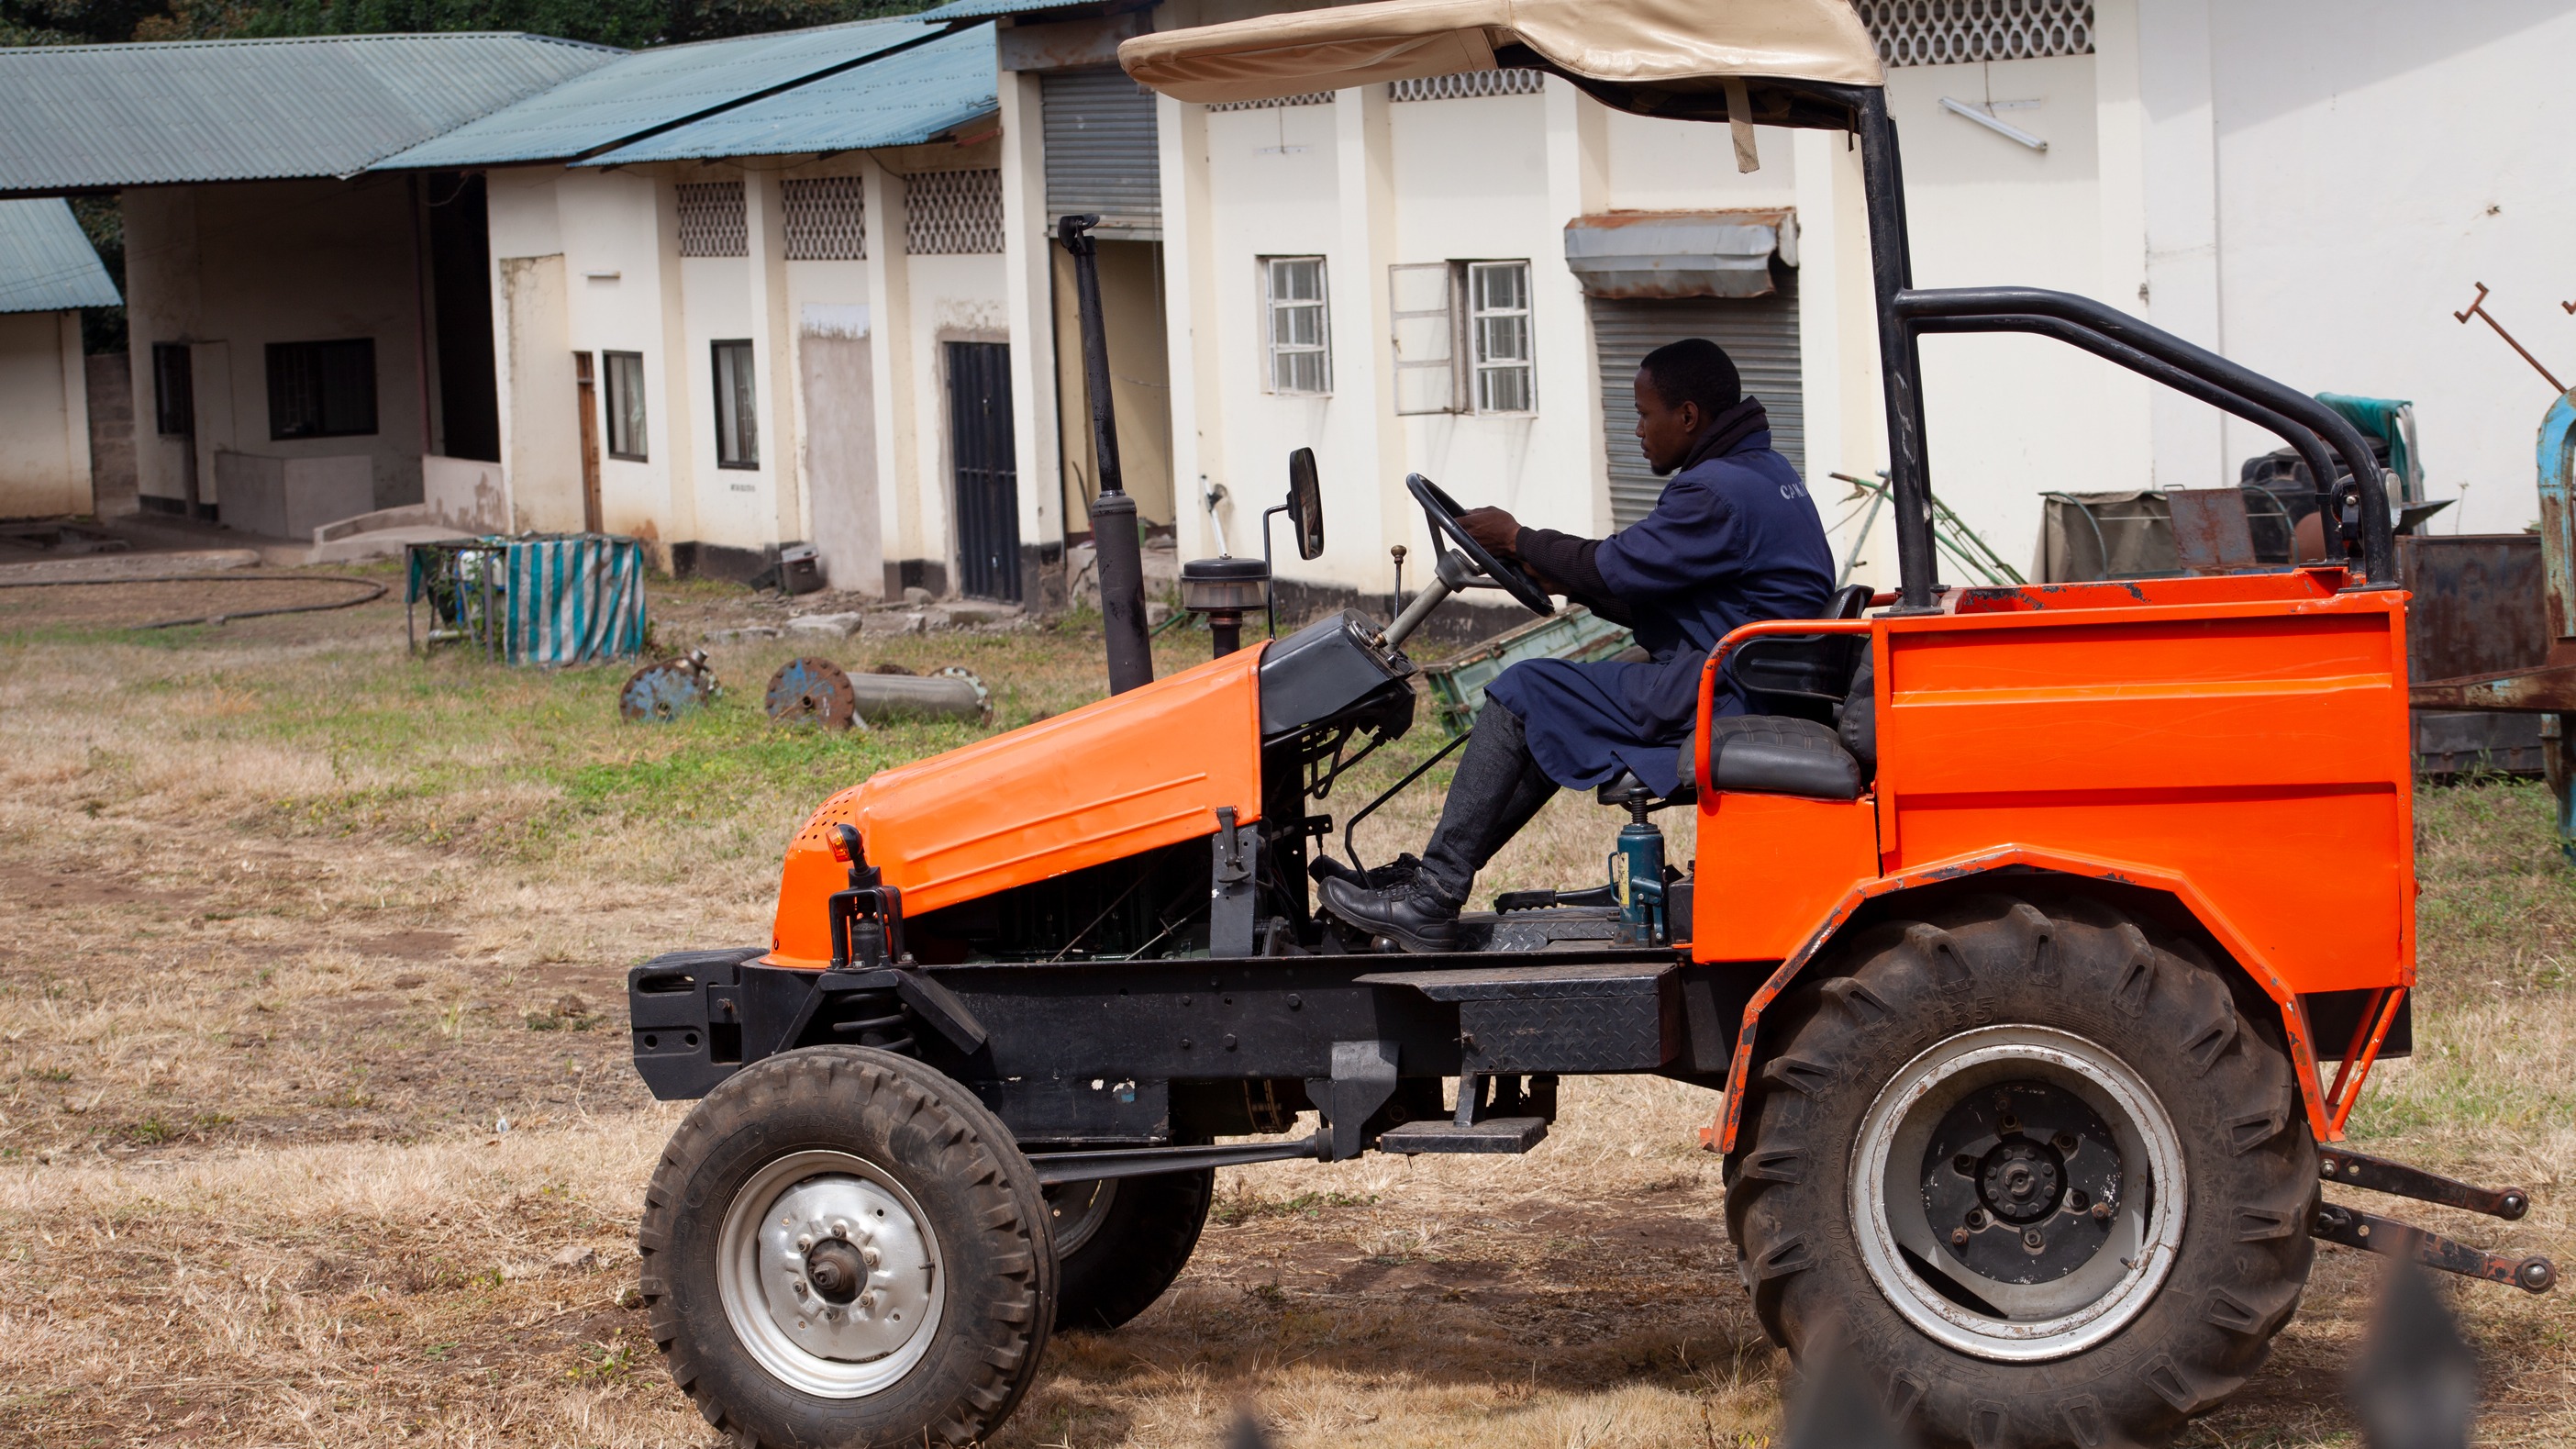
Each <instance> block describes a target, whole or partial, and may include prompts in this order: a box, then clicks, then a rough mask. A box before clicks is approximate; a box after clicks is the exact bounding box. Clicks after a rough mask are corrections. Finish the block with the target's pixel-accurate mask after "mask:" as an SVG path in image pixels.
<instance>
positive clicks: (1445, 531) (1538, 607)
mask: <svg viewBox="0 0 2576 1449" xmlns="http://www.w3.org/2000/svg"><path fill="white" fill-rule="evenodd" d="M1404 486H1405V488H1406V489H1407V490H1409V491H1410V492H1411V493H1412V494H1413V501H1414V502H1416V503H1419V504H1421V505H1422V516H1423V517H1424V518H1425V519H1427V520H1429V521H1430V524H1431V541H1432V542H1433V543H1435V544H1437V543H1440V542H1441V541H1442V540H1444V539H1445V540H1447V541H1448V542H1450V543H1454V544H1456V545H1457V546H1458V552H1460V553H1463V554H1465V555H1466V556H1467V562H1469V563H1471V564H1473V565H1475V566H1476V571H1477V572H1478V573H1481V574H1483V575H1484V576H1485V577H1486V578H1488V579H1491V580H1492V581H1493V583H1494V586H1495V587H1496V588H1499V589H1501V590H1502V591H1503V592H1504V593H1507V594H1509V595H1511V596H1512V597H1513V598H1515V599H1518V600H1519V601H1520V602H1522V603H1523V604H1526V605H1528V606H1529V609H1530V612H1532V613H1535V614H1541V615H1546V614H1553V613H1555V612H1556V602H1555V601H1554V600H1552V599H1550V598H1549V597H1548V596H1547V586H1546V585H1544V584H1542V583H1540V582H1539V581H1538V577H1537V576H1536V575H1534V574H1532V573H1531V572H1530V571H1529V570H1528V569H1525V568H1523V567H1521V566H1520V565H1519V564H1518V563H1505V562H1504V561H1502V560H1501V559H1499V558H1496V557H1495V556H1494V553H1493V550H1491V549H1489V548H1487V547H1485V546H1484V545H1483V544H1481V543H1478V542H1476V540H1475V538H1474V536H1473V535H1471V534H1469V533H1468V532H1467V529H1466V526H1465V525H1464V524H1461V523H1460V522H1459V521H1458V515H1459V514H1461V513H1464V512H1466V511H1467V510H1465V509H1463V508H1460V507H1459V506H1458V500H1457V499H1455V498H1452V497H1450V496H1449V495H1448V494H1446V493H1443V492H1441V491H1440V485H1439V484H1437V483H1434V482H1432V481H1431V480H1430V479H1428V478H1425V477H1423V476H1422V475H1421V474H1419V473H1407V474H1406V475H1404Z"/></svg>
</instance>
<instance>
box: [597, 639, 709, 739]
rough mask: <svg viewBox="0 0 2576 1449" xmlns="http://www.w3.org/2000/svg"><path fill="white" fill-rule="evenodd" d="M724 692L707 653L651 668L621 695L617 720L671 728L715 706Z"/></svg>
mask: <svg viewBox="0 0 2576 1449" xmlns="http://www.w3.org/2000/svg"><path fill="white" fill-rule="evenodd" d="M722 692H723V691H722V689H721V688H720V687H719V686H718V685H717V683H716V674H715V671H714V670H713V669H710V668H708V667H707V651H705V650H704V649H692V650H690V651H689V652H688V653H687V654H684V655H682V656H681V657H679V658H677V659H665V660H663V661H662V662H661V663H659V664H647V665H645V666H644V667H643V668H641V669H638V670H636V671H635V672H634V673H633V674H630V675H628V676H627V677H626V684H625V686H624V687H623V688H621V689H619V690H618V691H617V716H618V718H620V719H622V720H625V721H626V722H627V723H629V724H668V723H670V722H671V721H672V720H675V719H678V718H679V717H680V716H682V715H685V714H692V713H695V712H696V711H698V710H701V709H704V708H706V707H707V706H708V705H710V704H713V703H714V702H715V700H716V697H717V696H718V695H719V694H721V693H722Z"/></svg>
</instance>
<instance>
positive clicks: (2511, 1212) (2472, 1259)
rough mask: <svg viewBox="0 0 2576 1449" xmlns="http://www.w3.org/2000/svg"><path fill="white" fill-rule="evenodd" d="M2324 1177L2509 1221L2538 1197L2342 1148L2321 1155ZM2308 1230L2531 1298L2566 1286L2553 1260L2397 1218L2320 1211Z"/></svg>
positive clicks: (2330, 1206) (2335, 1207) (2338, 1208)
mask: <svg viewBox="0 0 2576 1449" xmlns="http://www.w3.org/2000/svg"><path fill="white" fill-rule="evenodd" d="M2317 1176H2318V1177H2320V1178H2323V1179H2324V1180H2325V1181H2327V1182H2339V1183H2342V1184H2344V1185H2345V1186H2347V1187H2361V1188H2368V1189H2370V1190H2371V1191H2373V1192H2384V1193H2389V1194H2392V1195H2394V1196H2397V1197H2411V1198H2414V1199H2416V1200H2417V1201H2419V1202H2431V1203H2440V1204H2442V1205H2443V1206H2445V1207H2455V1208H2463V1209H2466V1210H2467V1211H2469V1212H2473V1213H2485V1214H2486V1215H2487V1216H2489V1217H2495V1218H2502V1219H2504V1220H2505V1221H2507V1222H2512V1221H2514V1220H2515V1219H2518V1218H2520V1217H2521V1216H2522V1215H2523V1214H2524V1213H2526V1212H2529V1211H2530V1210H2531V1194H2530V1193H2528V1192H2525V1191H2524V1190H2523V1189H2521V1188H2518V1187H2503V1188H2483V1187H2478V1186H2475V1185H2473V1184H2470V1183H2465V1182H2461V1181H2459V1180H2458V1179H2456V1178H2449V1177H2444V1176H2442V1175H2441V1174H2439V1173H2433V1172H2426V1171H2425V1170H2424V1169H2422V1168H2420V1167H2409V1166H2407V1165H2406V1164H2404V1163H2402V1162H2390V1161H2388V1160H2386V1159H2384V1158H2378V1157H2369V1156H2365V1155H2363V1154H2361V1153H2358V1152H2346V1151H2343V1150H2342V1149H2340V1148H2329V1149H2327V1150H2326V1151H2324V1152H2321V1153H2319V1154H2317ZM2308 1231H2309V1233H2310V1234H2311V1235H2312V1236H2315V1237H2319V1238H2323V1239H2325V1240H2326V1241H2327V1242H2329V1243H2341V1244H2343V1245H2344V1246H2345V1247H2347V1248H2361V1249H2364V1250H2366V1251H2368V1252H2373V1253H2380V1254H2384V1255H2386V1256H2388V1257H2391V1258H2410V1259H2413V1260H2414V1261H2415V1262H2417V1263H2420V1264H2422V1265H2424V1266H2425V1267H2427V1268H2438V1269H2440V1270H2441V1271H2443V1272H2445V1273H2457V1274H2459V1275H2461V1276H2462V1277H2465V1278H2480V1279H2484V1280H2485V1281H2487V1282H2489V1283H2507V1284H2511V1285H2512V1286H2514V1287H2516V1288H2520V1289H2522V1290H2523V1291H2525V1292H2527V1293H2546V1292H2548V1291H2549V1290H2550V1289H2551V1288H2554V1287H2556V1286H2557V1284H2558V1268H2557V1265H2556V1264H2553V1263H2551V1262H2550V1261H2549V1260H2548V1259H2547V1258H2544V1257H2538V1256H2534V1257H2529V1258H2524V1259H2522V1260H2520V1261H2518V1262H2517V1261H2515V1260H2514V1259H2511V1258H2505V1257H2500V1256H2498V1255H2496V1254H2494V1253H2490V1252H2487V1251H2486V1250H2484V1249H2482V1248H2474V1247H2471V1246H2470V1245H2468V1244H2467V1243H2463V1242H2459V1241H2457V1240H2455V1239H2452V1238H2446V1237H2444V1236H2442V1235H2441V1234H2440V1233H2434V1232H2427V1231H2425V1230H2424V1229H2422V1228H2419V1227H2415V1226H2413V1225H2412V1224H2408V1223H2401V1222H2399V1221H2397V1220H2396V1219H2394V1218H2383V1217H2381V1216H2379V1215H2378V1214H2376V1213H2366V1212H2362V1211H2360V1210H2359V1209H2357V1208H2348V1207H2344V1206H2342V1205H2340V1204H2337V1203H2325V1204H2322V1205H2320V1206H2319V1207H2318V1209H2317V1217H2316V1221H2315V1222H2314V1223H2312V1224H2310V1225H2309V1229H2308Z"/></svg>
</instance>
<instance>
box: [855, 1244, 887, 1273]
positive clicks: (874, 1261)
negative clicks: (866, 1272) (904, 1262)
mask: <svg viewBox="0 0 2576 1449" xmlns="http://www.w3.org/2000/svg"><path fill="white" fill-rule="evenodd" d="M859 1261H860V1262H862V1263H865V1264H867V1265H868V1266H869V1267H871V1268H873V1267H875V1266H876V1265H878V1264H879V1263H882V1262H884V1261H885V1254H883V1253H880V1252H878V1251H877V1250H876V1249H874V1248H861V1249H859Z"/></svg>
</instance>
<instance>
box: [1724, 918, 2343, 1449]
mask: <svg viewBox="0 0 2576 1449" xmlns="http://www.w3.org/2000/svg"><path fill="white" fill-rule="evenodd" d="M1817 970H1818V973H1819V974H1818V976H1817V977H1816V978H1815V979H1813V980H1811V981H1810V982H1809V983H1808V984H1806V985H1803V986H1802V987H1801V988H1800V989H1799V990H1798V991H1796V992H1794V993H1792V994H1791V995H1789V996H1786V997H1784V998H1782V1000H1781V1001H1780V1003H1779V1005H1778V1006H1777V1007H1775V1008H1774V1011H1775V1013H1776V1014H1777V1015H1776V1025H1775V1024H1774V1022H1773V1020H1770V1019H1766V1021H1765V1024H1764V1032H1765V1036H1766V1038H1768V1039H1769V1040H1770V1041H1772V1042H1774V1043H1776V1045H1775V1046H1774V1047H1773V1049H1772V1052H1771V1055H1770V1058H1769V1060H1768V1062H1767V1063H1766V1065H1765V1066H1764V1067H1763V1069H1762V1071H1761V1073H1760V1075H1759V1080H1758V1081H1757V1082H1756V1083H1755V1084H1754V1091H1755V1096H1754V1098H1753V1099H1752V1100H1751V1101H1750V1102H1748V1110H1747V1113H1746V1116H1745V1123H1746V1132H1745V1139H1744V1141H1742V1142H1741V1143H1739V1150H1738V1151H1737V1152H1736V1153H1735V1155H1733V1156H1732V1157H1730V1158H1729V1160H1728V1165H1727V1187H1728V1190H1727V1216H1728V1225H1729V1227H1730V1229H1731V1230H1732V1232H1733V1234H1734V1237H1735V1241H1736V1245H1737V1248H1738V1251H1739V1254H1740V1264H1739V1271H1740V1273H1741V1274H1742V1276H1743V1278H1744V1281H1745V1284H1746V1286H1747V1287H1748V1288H1749V1289H1750V1290H1751V1291H1752V1293H1753V1298H1754V1303H1755V1306H1756V1309H1757V1310H1758V1312H1759V1314H1760V1316H1761V1318H1762V1322H1763V1325H1764V1327H1765V1328H1766V1329H1767V1330H1768V1331H1769V1332H1770V1334H1771V1335H1772V1337H1773V1338H1775V1339H1776V1340H1778V1341H1779V1342H1780V1343H1781V1344H1783V1345H1784V1346H1785V1347H1787V1348H1788V1349H1789V1350H1790V1351H1791V1352H1792V1353H1793V1354H1795V1353H1804V1352H1808V1351H1812V1350H1814V1349H1816V1348H1819V1347H1821V1346H1822V1345H1821V1342H1820V1340H1821V1339H1822V1338H1823V1337H1825V1336H1839V1337H1840V1338H1842V1339H1843V1340H1845V1341H1846V1342H1848V1343H1849V1344H1850V1345H1851V1347H1852V1350H1853V1352H1854V1353H1855V1354H1856V1355H1857V1357H1858V1358H1859V1360H1860V1361H1861V1362H1862V1363H1864V1364H1865V1365H1867V1366H1868V1368H1869V1369H1870V1370H1871V1372H1872V1373H1873V1375H1874V1377H1875V1378H1876V1379H1877V1381H1878V1382H1879V1384H1880V1385H1882V1386H1883V1387H1884V1389H1885V1391H1886V1393H1887V1400H1886V1404H1887V1407H1888V1409H1889V1410H1890V1411H1891V1412H1892V1413H1893V1414H1895V1415H1896V1416H1898V1417H1900V1418H1905V1419H1910V1420H1911V1421H1913V1424H1914V1426H1915V1427H1916V1428H1917V1429H1919V1430H1920V1431H1921V1432H1922V1433H1924V1434H1925V1436H1926V1437H1928V1438H1930V1439H1931V1440H1933V1441H1934V1442H1936V1443H1940V1444H1944V1445H1973V1446H1975V1449H2013V1446H2029V1449H2038V1446H2042V1445H2060V1444H2076V1445H2087V1446H2089V1445H2099V1444H2113V1443H2154V1442H2158V1441H2161V1440H2163V1439H2165V1438H2168V1437H2170V1436H2171V1435H2172V1433H2173V1432H2174V1431H2175V1430H2177V1429H2179V1428H2180V1427H2181V1425H2182V1423H2183V1422H2184V1421H2185V1420H2186V1419H2188V1418H2189V1417H2190V1416H2192V1415H2194V1414H2197V1413H2199V1412H2202V1411H2203V1410H2206V1409H2208V1408H2211V1407H2213V1406H2215V1405H2216V1404H2217V1403H2218V1402H2219V1401H2220V1400H2222V1399H2224V1398H2225V1397H2226V1396H2227V1395H2228V1394H2230V1393H2233V1392H2234V1391H2235V1390H2236V1389H2237V1388H2238V1387H2239V1386H2240V1385H2242V1384H2243V1383H2244V1381H2245V1377H2246V1375H2247V1374H2249V1373H2250V1372H2251V1371H2252V1370H2253V1369H2254V1368H2255V1367H2256V1366H2257V1365H2258V1364H2260V1363H2261V1361H2262V1359H2263V1357H2264V1355H2265V1353H2266V1352H2267V1351H2268V1349H2269V1345H2270V1342H2271V1339H2272V1336H2273V1334H2275V1333H2276V1332H2278V1331H2279V1330H2280V1328H2281V1326H2282V1325H2283V1324H2284V1323H2286V1322H2287V1321H2288V1320H2289V1317H2290V1314H2291V1313H2292V1311H2293V1310H2295V1308H2296V1307H2297V1305H2298V1300H2299V1294H2300V1291H2301V1289H2302V1287H2303V1285H2304V1284H2305V1282H2306V1279H2307V1272H2308V1264H2309V1259H2310V1256H2311V1252H2312V1245H2311V1243H2310V1241H2309V1238H2308V1233H2307V1224H2308V1219H2309V1216H2310V1205H2311V1204H2312V1202H2313V1201H2314V1198H2315V1195H2316V1182H2317V1177H2316V1148H2315V1144H2314V1142H2313V1141H2312V1140H2311V1138H2310V1137H2309V1134H2308V1130H2307V1124H2306V1119H2305V1117H2304V1115H2303V1114H2302V1113H2301V1112H2300V1110H2299V1104H2298V1098H2297V1096H2296V1093H2295V1092H2294V1090H2293V1088H2292V1085H2291V1082H2292V1079H2291V1075H2290V1066H2289V1061H2288V1059H2287V1056H2286V1055H2285V1054H2284V1052H2283V1051H2282V1049H2281V1048H2280V1046H2279V1045H2278V1044H2277V1043H2276V1042H2275V1040H2274V1039H2273V1034H2272V1033H2271V1032H2270V1031H2269V1030H2267V1029H2266V1027H2265V1026H2264V1025H2263V1024H2262V1022H2263V1018H2262V1017H2261V1016H2260V1015H2259V1014H2257V1010H2256V1007H2257V1004H2256V1003H2254V1002H2251V1001H2249V1002H2248V1003H2247V1007H2248V1010H2247V1011H2245V1012H2244V1013H2243V1014H2240V1012H2239V1010H2238V1004H2237V1001H2236V999H2235V995H2234V993H2233V992H2232V991H2231V990H2230V988H2229V985H2228V983H2227V981H2226V980H2225V979H2224V978H2223V977H2221V976H2220V975H2219V974H2218V973H2217V972H2216V971H2215V970H2213V969H2212V968H2211V967H2210V966H2208V965H2207V964H2206V963H2204V962H2202V961H2200V960H2198V959H2197V958H2196V955H2195V953H2193V951H2192V949H2191V948H2190V947H2189V946H2188V945H2186V944H2183V943H2179V942H2175V941H2170V940H2162V941H2160V940H2157V939H2155V938H2152V937H2150V936H2149V935H2148V934H2147V932H2146V931H2145V930H2144V929H2143V928H2142V927H2141V926H2140V925H2139V924H2138V923H2136V922H2134V921H2131V920H2128V919H2126V918H2124V917H2121V916H2120V915H2118V914H2116V913H2114V912H2112V911H2111V910H2109V909H2108V908H2105V907H2103V906H2100V905H2098V904H2095V903H2091V902H2088V901H2084V900H2081V899H2068V900H2063V901H2052V902H2050V903H2049V904H2048V907H2047V908H2046V909H2043V908H2042V907H2041V906H2040V905H2039V904H2036V903H2034V902H2031V901H2027V900H2017V899H2009V898H1991V897H1990V898H1986V899H1984V900H1982V901H1977V902H1971V903H1966V904H1963V905H1961V906H1959V907H1957V908H1955V909H1952V910H1948V911H1944V912H1942V913H1940V914H1938V915H1936V916H1934V917H1932V918H1931V919H1926V920H1917V921H1908V922H1896V923H1891V924H1888V925H1885V926H1881V927H1877V928H1874V929H1873V930H1872V931H1870V932H1869V933H1868V934H1867V935H1864V936H1863V937H1861V938H1860V939H1858V940H1856V941H1855V942H1853V943H1852V944H1851V945H1850V946H1849V947H1847V948H1845V949H1844V950H1842V951H1840V952H1838V953H1837V954H1836V957H1835V958H1834V959H1833V960H1831V961H1827V962H1820V963H1818V967H1817Z"/></svg>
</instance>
